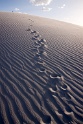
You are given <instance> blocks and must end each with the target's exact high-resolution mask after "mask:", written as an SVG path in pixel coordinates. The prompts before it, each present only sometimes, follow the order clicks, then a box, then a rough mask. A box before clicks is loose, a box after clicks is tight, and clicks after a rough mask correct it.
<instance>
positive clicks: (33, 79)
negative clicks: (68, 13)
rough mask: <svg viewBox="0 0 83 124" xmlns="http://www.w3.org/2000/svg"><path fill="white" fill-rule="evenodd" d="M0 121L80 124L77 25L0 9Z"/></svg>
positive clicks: (80, 36) (81, 47) (82, 33)
mask: <svg viewBox="0 0 83 124" xmlns="http://www.w3.org/2000/svg"><path fill="white" fill-rule="evenodd" d="M0 124H83V27H80V26H76V25H72V24H69V23H64V22H60V21H56V20H52V19H45V18H41V17H36V16H31V15H25V14H17V13H9V12H8V13H6V12H0Z"/></svg>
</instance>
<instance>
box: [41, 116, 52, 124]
mask: <svg viewBox="0 0 83 124" xmlns="http://www.w3.org/2000/svg"><path fill="white" fill-rule="evenodd" d="M40 124H51V117H50V116H49V115H45V116H44V117H43V118H42V120H41V122H40Z"/></svg>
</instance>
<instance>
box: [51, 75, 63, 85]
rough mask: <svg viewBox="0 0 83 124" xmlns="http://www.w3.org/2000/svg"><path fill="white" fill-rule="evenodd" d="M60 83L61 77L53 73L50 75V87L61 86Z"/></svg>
mask: <svg viewBox="0 0 83 124" xmlns="http://www.w3.org/2000/svg"><path fill="white" fill-rule="evenodd" d="M62 81H63V77H62V76H61V75H59V74H55V73H53V74H50V80H49V82H50V84H51V85H52V86H55V85H58V86H60V85H61V84H62Z"/></svg>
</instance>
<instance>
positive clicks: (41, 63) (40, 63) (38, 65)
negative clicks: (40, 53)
mask: <svg viewBox="0 0 83 124" xmlns="http://www.w3.org/2000/svg"><path fill="white" fill-rule="evenodd" d="M44 65H45V62H43V61H42V62H37V63H36V64H35V66H36V67H38V68H40V67H41V68H43V67H44ZM41 70H42V71H43V69H41Z"/></svg>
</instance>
